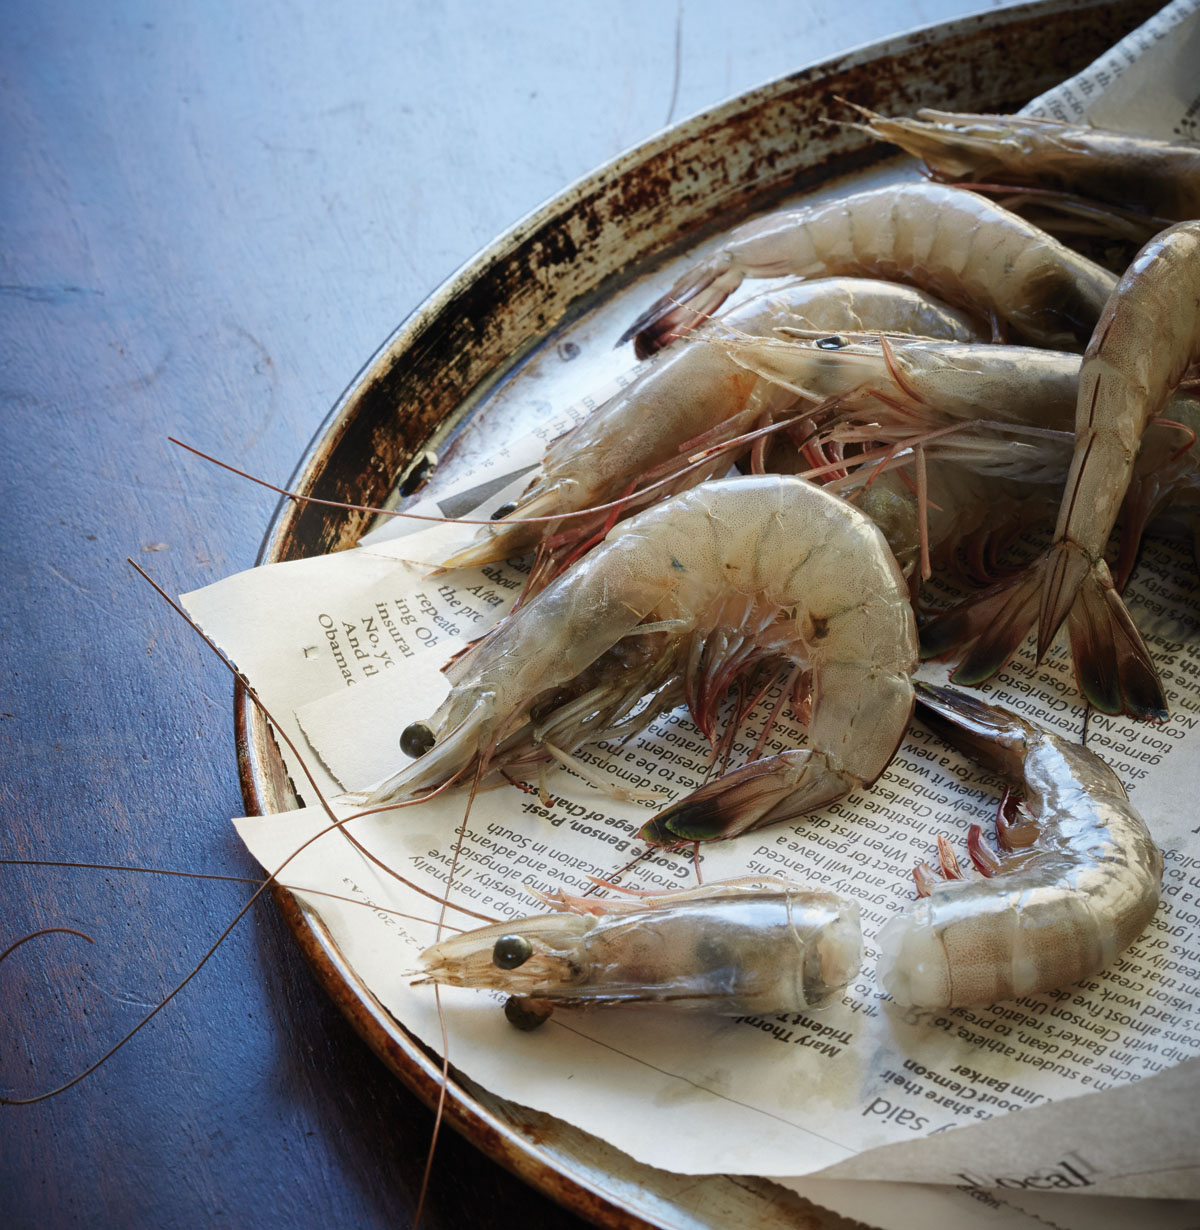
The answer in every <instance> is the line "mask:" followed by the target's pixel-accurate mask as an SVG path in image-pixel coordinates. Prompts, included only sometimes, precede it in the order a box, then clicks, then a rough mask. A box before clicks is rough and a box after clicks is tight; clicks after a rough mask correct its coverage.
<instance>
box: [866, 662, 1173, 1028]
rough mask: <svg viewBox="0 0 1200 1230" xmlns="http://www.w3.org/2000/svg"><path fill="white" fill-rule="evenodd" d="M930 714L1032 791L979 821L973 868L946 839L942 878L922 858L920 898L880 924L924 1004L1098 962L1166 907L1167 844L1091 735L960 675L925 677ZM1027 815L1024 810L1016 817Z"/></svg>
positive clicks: (893, 990) (976, 996) (962, 998)
mask: <svg viewBox="0 0 1200 1230" xmlns="http://www.w3.org/2000/svg"><path fill="white" fill-rule="evenodd" d="M917 699H918V704H919V712H920V715H921V717H922V719H923V720H924V721H925V722H927V723H928V724H929V725H930V726H932V727H933V728H934V730H936V731H937V732H938V733H939V734H940V735H941V736H942V737H943V738H945V739H946V740H947V741H949V742H950V743H952V744H954V745H955V746H956V747H958V748H960V749H961V750H962V751H963V752H965V753H966V754H967V755H968V756H970V757H971V758H972V759H973V760H976V761H978V762H979V763H980V764H981V765H983V766H984V767H985V768H986V769H988V770H989V771H990V772H993V773H996V774H998V775H999V776H1001V777H1003V778H1004V779H1005V781H1006V782H1008V783H1009V784H1010V786H1011V787H1012V788H1013V789H1014V790H1016V791H1018V792H1020V793H1021V794H1022V795H1023V796H1024V799H1025V804H1024V808H1025V813H1024V815H1021V814H1020V813H1017V812H1016V810H1015V809H1014V808H1012V807H1010V806H1008V805H1007V804H1008V803H1009V796H1006V800H1005V803H1006V805H1005V806H1004V807H1002V809H1001V814H1000V816H999V817H998V818H997V821H996V828H997V838H998V842H999V845H1000V847H1001V851H1002V852H1001V853H1000V854H999V856H997V855H996V854H994V853H992V851H990V850H989V849H987V847H985V846H984V845H983V844H982V842H981V840H980V834H979V828H978V826H974V827H972V829H971V834H970V837H969V838H968V847H969V849H970V852H971V857H972V859H973V861H974V863H975V865H976V867H977V868H978V869H979V871H980V872H981V873H982V877H983V878H982V879H978V880H974V879H972V880H969V881H968V880H965V879H963V878H962V873H961V872H960V871H959V870H958V867H957V863H956V861H955V860H954V857H953V855H952V854H951V853H950V851H949V846H948V844H947V843H944V841H943V843H939V844H941V846H942V850H943V856H942V867H943V871H944V873H945V874H946V875H947V876H948V879H947V880H946V881H942V880H941V879H939V878H938V877H937V875H936V874H935V873H933V872H932V871H930V870H929V869H928V868H918V871H917V884H918V889H919V891H921V892H923V893H926V894H927V895H926V896H924V897H923V899H922V900H921V901H918V902H917V903H916V904H915V905H914V906H912V907H911V908H910V909H908V910H907V911H906V912H905V913H904V914H902V915H900V916H899V917H897V918H894V919H892V920H891V921H889V922H888V923H886V924H885V926H884V928H883V930H882V931H881V932H880V935H879V947H880V958H879V968H878V972H879V982H880V984H881V985H882V987H883V989H884V990H885V991H887V993H888V994H889V995H891V997H892V998H893V999H894V1000H896V1002H897V1003H899V1004H902V1005H905V1006H913V1007H918V1008H954V1007H961V1006H963V1005H966V1004H991V1003H995V1002H996V1001H997V1000H1004V999H1012V998H1014V997H1016V996H1020V995H1036V994H1038V993H1039V992H1042V991H1049V990H1053V989H1054V988H1056V987H1061V986H1065V985H1067V984H1069V983H1072V982H1078V981H1079V979H1081V978H1086V977H1088V976H1089V975H1090V974H1095V973H1098V972H1099V971H1100V970H1102V969H1104V968H1105V966H1107V965H1109V964H1110V963H1111V962H1112V961H1113V959H1114V958H1115V957H1116V956H1117V954H1118V953H1120V952H1122V951H1124V949H1126V948H1128V947H1129V945H1130V944H1132V943H1133V941H1134V940H1136V939H1137V937H1138V936H1139V935H1140V934H1141V933H1142V931H1143V930H1145V928H1146V925H1147V924H1148V923H1149V921H1150V919H1151V918H1152V917H1153V915H1154V911H1155V910H1156V909H1157V908H1158V897H1159V891H1160V887H1161V882H1162V869H1163V856H1162V852H1161V851H1160V850H1159V848H1158V847H1157V846H1156V845H1155V844H1154V842H1153V840H1151V837H1150V834H1149V832H1148V831H1147V829H1146V824H1145V822H1144V821H1143V820H1142V818H1141V817H1140V816H1139V815H1138V813H1137V812H1136V811H1135V810H1134V809H1133V806H1132V805H1131V804H1130V802H1129V799H1128V797H1127V796H1126V794H1125V790H1124V788H1123V787H1122V785H1121V783H1120V782H1119V781H1118V780H1117V777H1116V774H1115V773H1113V771H1112V770H1111V769H1110V768H1109V767H1108V765H1106V764H1105V763H1104V761H1103V760H1101V759H1100V757H1099V756H1096V755H1095V754H1093V753H1092V752H1089V751H1088V750H1087V748H1085V747H1082V746H1081V745H1080V744H1078V743H1072V742H1071V741H1069V740H1067V739H1064V738H1061V737H1060V736H1059V735H1055V734H1051V733H1050V732H1049V731H1047V730H1043V729H1041V728H1040V727H1038V726H1035V725H1033V724H1032V723H1030V722H1027V721H1025V719H1024V718H1020V717H1017V716H1016V715H1015V714H1012V713H1008V712H1007V711H1006V710H1004V709H998V708H995V707H993V706H992V705H986V704H984V703H983V702H982V701H979V700H976V699H975V698H974V697H971V696H966V695H964V694H963V693H961V692H956V691H954V689H952V688H937V687H930V686H928V685H927V684H918V685H917ZM1012 819H1016V820H1017V821H1019V822H1018V823H1014V824H1010V823H1009V821H1010V820H1012Z"/></svg>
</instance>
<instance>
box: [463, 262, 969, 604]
mask: <svg viewBox="0 0 1200 1230" xmlns="http://www.w3.org/2000/svg"><path fill="white" fill-rule="evenodd" d="M722 319H723V324H724V326H725V327H726V329H727V330H729V331H733V332H736V334H737V335H739V336H741V335H751V336H757V335H762V334H770V333H772V332H773V331H774V330H776V329H779V328H783V327H793V328H801V329H817V330H822V331H825V332H831V333H832V332H839V331H846V330H851V331H858V330H862V329H875V330H881V331H884V332H897V333H913V334H919V335H921V336H924V337H936V338H945V339H947V340H967V339H970V338H974V337H977V336H978V330H977V329H976V327H975V326H974V325H973V324H972V323H971V321H970V319H969V318H968V317H967V316H965V315H964V314H963V313H961V312H957V311H955V310H954V309H952V308H949V307H947V306H946V305H945V304H944V303H942V302H940V301H939V300H937V299H934V298H933V297H932V296H930V295H927V294H924V293H923V292H921V291H918V290H913V289H912V288H910V287H906V286H897V285H894V284H892V283H888V282H880V281H871V280H868V279H862V278H822V279H817V280H814V281H811V282H797V283H795V284H794V285H792V286H784V287H780V288H778V289H777V290H772V291H769V292H767V293H765V294H762V295H756V296H755V297H754V298H753V299H750V300H748V301H747V302H745V303H743V304H740V305H739V306H738V307H736V308H734V309H732V310H731V311H730V312H729V313H727V314H726V316H725V317H723V318H722ZM795 400H796V398H795V395H794V394H791V393H789V392H788V391H787V390H785V389H782V388H780V387H779V386H777V385H774V384H771V383H768V382H765V381H760V380H757V379H756V378H755V377H754V376H753V375H752V374H751V373H749V372H748V371H747V370H746V369H745V368H744V367H742V366H740V365H739V364H738V363H736V362H734V361H733V360H732V359H731V358H730V357H729V356H728V355H727V354H726V353H725V351H724V349H723V348H722V347H721V346H720V345H702V344H697V345H694V346H685V347H677V348H676V349H675V350H673V351H672V352H671V353H670V354H668V355H663V356H662V357H661V358H659V359H657V360H656V361H655V362H654V364H653V365H651V366H650V367H649V368H647V370H646V371H645V372H643V373H642V374H641V375H639V376H638V377H637V378H636V379H635V380H634V381H633V382H632V383H631V384H630V385H629V386H628V387H627V388H625V389H623V390H622V391H621V392H620V393H618V394H617V395H616V396H615V397H613V398H611V399H610V400H609V401H607V402H606V403H605V404H604V405H602V406H600V407H598V408H597V409H596V410H595V411H594V412H593V413H592V414H590V415H589V416H588V417H587V418H586V419H585V420H584V421H583V422H582V423H580V424H579V426H577V427H574V428H572V429H571V430H570V431H568V432H565V433H564V434H563V435H561V436H559V437H558V438H557V439H556V440H553V441H552V442H551V443H550V445H549V447H548V448H547V450H546V455H545V457H544V458H543V460H542V466H541V470H540V472H539V474H538V476H537V478H536V479H535V480H534V481H533V482H532V483H531V484H530V486H529V488H528V489H527V490H526V491H525V493H524V494H523V495H522V496H521V499H520V500H519V501H518V502H517V503H516V505H514V507H513V508H512V509H511V510H509V511H508V512H507V513H506V514H505V516H504V518H502V519H500V520H498V521H497V522H496V524H495V525H494V526H487V527H485V528H484V529H483V530H481V531H480V533H479V535H478V536H477V538H476V541H475V542H473V543H472V544H471V545H470V546H468V547H466V548H465V549H464V550H462V551H459V552H458V553H457V554H455V555H453V556H452V557H451V558H450V559H448V560H446V561H445V566H446V567H447V568H459V567H468V566H471V565H475V564H485V563H491V562H492V561H494V560H502V559H507V558H510V557H511V556H513V555H517V554H520V553H521V552H522V551H525V550H527V549H529V548H530V547H533V546H535V545H538V544H539V543H540V544H543V546H544V549H545V550H546V551H547V552H548V553H550V555H551V556H552V561H551V563H550V564H549V566H540V567H539V568H538V570H537V575H536V576H534V577H533V578H531V584H530V592H532V591H533V590H535V589H537V588H539V587H540V585H541V584H543V583H544V582H545V581H546V580H548V579H549V578H550V576H552V575H553V574H554V572H555V571H556V570H557V566H558V564H559V563H560V562H561V560H562V559H563V558H565V557H567V556H569V555H570V554H571V552H573V551H574V550H575V549H577V547H578V546H579V545H580V544H582V543H586V542H587V541H589V540H590V539H592V538H593V537H594V536H595V535H596V533H597V531H600V532H603V530H604V529H606V528H607V527H608V523H610V522H609V517H610V514H609V512H608V511H607V510H606V511H603V512H599V513H597V514H596V515H595V517H591V518H589V517H582V516H572V517H570V518H569V519H567V520H566V521H564V522H562V523H561V524H560V523H557V522H550V523H546V522H529V521H526V520H522V518H528V517H546V516H554V515H556V514H559V513H563V514H566V513H576V512H578V511H580V510H582V509H587V508H591V507H593V506H595V505H598V504H606V503H608V502H610V501H613V500H620V499H622V498H624V499H625V500H626V501H627V503H626V509H627V511H635V510H636V509H637V507H638V503H639V502H638V498H637V496H636V495H635V489H636V488H638V487H641V486H644V485H645V484H646V483H647V482H650V481H653V480H655V479H660V478H662V477H664V476H666V475H669V474H670V473H671V472H672V471H673V470H678V469H683V468H685V467H686V466H687V459H688V454H689V451H693V450H689V448H688V446H689V445H696V446H699V445H700V444H701V443H703V444H709V443H712V442H714V441H715V439H716V436H715V435H714V433H718V432H719V433H721V434H722V435H723V436H725V437H732V436H736V435H738V434H741V433H742V432H745V431H747V430H749V429H750V428H752V427H755V426H758V425H760V424H761V423H765V422H768V421H770V419H771V418H772V416H773V415H774V414H776V413H777V412H779V411H781V410H783V409H784V408H786V407H787V406H789V405H790V404H791V403H793V402H794V401H795ZM731 461H732V456H730V455H728V454H726V455H724V456H717V457H716V458H715V459H714V461H713V464H712V467H711V468H710V469H709V470H708V471H703V470H695V469H692V470H690V471H689V472H688V475H687V479H686V482H687V483H688V484H689V485H693V486H694V485H696V484H697V483H700V482H703V481H704V480H705V479H706V478H709V477H713V476H715V475H716V474H719V473H721V472H723V471H725V470H726V469H728V467H729V465H730V463H731ZM664 494H669V491H667V490H664V488H663V487H661V486H656V487H655V489H654V491H653V496H652V498H661V497H662V496H663V495H664Z"/></svg>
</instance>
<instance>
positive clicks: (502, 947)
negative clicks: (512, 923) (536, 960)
mask: <svg viewBox="0 0 1200 1230" xmlns="http://www.w3.org/2000/svg"><path fill="white" fill-rule="evenodd" d="M532 956H533V945H532V944H531V943H530V942H529V941H528V940H527V939H526V938H525V937H524V936H523V935H502V936H501V937H500V938H499V939H498V940H497V941H496V943H495V946H494V947H493V948H492V964H493V965H494V966H495V967H496V968H497V969H516V968H517V966H518V965H524V964H525V962H526V961H528V960H529V958H530V957H532Z"/></svg>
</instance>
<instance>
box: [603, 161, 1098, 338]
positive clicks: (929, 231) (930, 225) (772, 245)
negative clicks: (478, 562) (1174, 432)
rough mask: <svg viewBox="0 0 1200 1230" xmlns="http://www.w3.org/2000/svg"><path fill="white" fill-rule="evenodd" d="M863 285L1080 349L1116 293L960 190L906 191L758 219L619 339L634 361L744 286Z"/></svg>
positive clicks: (1053, 244) (1084, 264)
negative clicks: (922, 296) (882, 286)
mask: <svg viewBox="0 0 1200 1230" xmlns="http://www.w3.org/2000/svg"><path fill="white" fill-rule="evenodd" d="M830 273H838V274H862V275H868V276H871V277H879V278H888V279H892V280H895V281H900V282H909V283H912V284H914V285H917V286H920V287H922V288H923V289H925V290H930V291H932V292H933V293H934V294H936V295H940V296H941V297H942V298H944V299H946V300H947V301H948V302H950V303H953V304H956V305H958V306H960V307H964V308H966V309H967V310H970V311H975V312H977V313H979V314H980V315H982V316H985V317H986V318H988V319H989V320H990V321H992V322H993V325H994V327H995V328H999V326H1000V325H1001V324H1004V325H1007V326H1009V327H1010V328H1012V329H1013V330H1014V331H1015V332H1016V333H1017V334H1018V335H1019V336H1020V337H1021V338H1022V339H1023V340H1025V341H1028V342H1030V343H1031V344H1033V345H1037V346H1046V347H1050V348H1052V349H1058V350H1071V349H1081V348H1082V347H1083V346H1084V345H1085V343H1086V341H1087V338H1088V337H1089V335H1090V334H1091V332H1092V327H1093V326H1094V325H1095V323H1096V320H1097V319H1098V318H1099V316H1100V312H1101V310H1102V309H1103V307H1104V302H1105V300H1106V299H1107V298H1108V295H1109V292H1110V291H1111V290H1112V288H1113V284H1114V282H1115V280H1116V279H1115V278H1114V276H1113V275H1112V274H1111V273H1109V272H1108V271H1107V270H1106V269H1102V268H1101V267H1100V266H1099V265H1097V264H1095V263H1093V262H1092V261H1090V260H1088V259H1087V258H1086V257H1083V256H1080V255H1079V254H1077V253H1075V252H1072V251H1071V250H1070V249H1069V248H1067V247H1065V246H1064V245H1063V244H1061V243H1059V241H1058V240H1057V239H1054V238H1053V237H1052V236H1050V235H1048V234H1046V232H1045V231H1042V230H1040V229H1039V228H1038V227H1036V226H1033V225H1032V224H1031V223H1029V222H1025V221H1024V220H1022V219H1021V218H1018V217H1017V216H1016V215H1015V214H1012V213H1009V212H1008V211H1007V210H1004V209H1001V208H1000V207H999V206H998V205H994V204H992V202H991V201H988V200H985V199H984V198H983V197H981V196H979V195H978V194H976V193H973V192H967V191H966V190H965V189H962V188H948V187H944V186H942V185H940V184H929V183H920V184H905V185H899V186H894V187H889V188H878V189H875V190H874V191H871V192H860V193H857V194H855V195H853V196H848V197H844V198H842V199H840V200H835V201H829V202H827V203H824V204H818V205H810V206H807V207H804V208H801V209H791V210H785V211H784V212H782V213H775V214H768V215H766V216H765V217H762V218H757V219H755V220H754V221H753V222H748V223H746V224H745V225H744V226H740V227H738V228H737V230H735V231H734V232H733V233H732V234H731V235H730V236H729V238H728V240H727V241H726V242H725V244H724V246H723V247H722V248H721V250H720V251H719V252H717V253H716V254H715V255H713V256H710V257H708V258H707V259H705V260H702V261H701V262H700V263H699V264H698V265H696V266H694V267H693V268H692V269H690V270H689V271H688V272H687V273H685V274H684V275H683V277H681V278H680V279H679V281H678V282H676V284H675V285H674V286H673V287H672V288H671V290H670V291H668V292H667V294H665V295H664V296H663V297H662V298H661V299H659V300H658V302H657V303H655V304H654V305H653V306H652V307H650V308H649V310H648V311H646V312H644V313H643V314H642V315H641V316H640V317H639V318H638V319H637V320H636V321H635V322H634V323H633V324H632V325H631V326H630V327H629V329H628V330H627V331H626V332H625V334H624V335H623V336H622V338H621V339H620V340H621V341H622V342H624V341H628V340H629V339H631V338H636V342H635V345H636V349H637V353H638V354H639V355H646V354H649V353H651V352H652V351H654V350H659V349H661V348H662V347H664V346H666V345H667V344H668V343H670V342H672V341H673V340H674V339H675V338H677V337H680V336H682V335H683V334H685V333H687V332H688V331H689V330H690V329H692V328H694V327H695V326H696V324H697V323H699V322H700V321H701V320H703V319H704V318H706V317H707V316H708V315H709V314H711V313H712V312H714V311H715V310H716V309H717V308H718V307H720V305H721V304H722V303H723V302H724V301H725V298H726V296H727V295H729V294H731V293H732V292H733V291H734V290H735V289H736V288H737V287H738V286H740V285H741V283H742V279H743V278H747V277H754V278H771V277H792V276H803V277H816V276H819V275H822V274H830Z"/></svg>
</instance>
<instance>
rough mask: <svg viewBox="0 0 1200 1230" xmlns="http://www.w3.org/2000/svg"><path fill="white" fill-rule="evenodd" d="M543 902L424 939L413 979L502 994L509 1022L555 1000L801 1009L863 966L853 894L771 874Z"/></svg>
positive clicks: (735, 1011) (527, 1021) (729, 1011)
mask: <svg viewBox="0 0 1200 1230" xmlns="http://www.w3.org/2000/svg"><path fill="white" fill-rule="evenodd" d="M538 895H539V896H543V895H542V894H538ZM543 900H544V901H545V902H546V903H547V904H548V905H552V906H554V907H555V908H556V909H557V910H558V912H557V913H553V914H541V915H538V916H536V917H533V918H518V919H516V920H514V921H510V922H500V923H496V924H495V925H494V926H490V927H481V928H479V929H478V930H476V931H468V932H465V933H464V934H462V935H457V936H454V937H453V938H451V939H448V940H442V941H441V942H440V943H438V944H434V945H433V947H431V948H427V949H426V950H425V951H424V952H423V953H422V954H421V955H420V957H419V958H418V960H419V961H420V971H421V974H422V977H421V978H420V979H418V980H417V983H416V985H421V984H423V983H427V982H436V983H441V984H443V985H446V986H456V987H478V988H486V989H490V990H495V991H503V992H506V993H507V994H509V995H510V996H512V997H513V998H511V999H510V1000H509V1001H508V1003H507V1004H506V1005H505V1013H506V1015H507V1016H508V1018H509V1020H510V1021H512V1022H513V1024H515V1025H517V1026H518V1027H519V1028H532V1027H534V1026H536V1025H540V1024H541V1023H542V1022H543V1021H545V1020H546V1018H547V1016H549V1010H550V1009H551V1008H552V1007H558V1008H578V1007H600V1006H609V1005H623V1004H661V1005H665V1006H667V1007H671V1008H686V1009H696V1010H701V1011H705V1012H714V1013H719V1014H721V1015H724V1016H742V1015H744V1014H746V1013H752V1012H753V1013H762V1012H768V1013H775V1012H800V1011H804V1010H805V1009H808V1008H818V1007H821V1006H822V1005H823V1004H827V1003H829V1001H830V1000H831V999H833V998H834V997H835V996H836V995H837V994H838V993H839V992H840V991H841V990H842V988H843V987H845V986H846V985H847V983H849V982H850V980H851V979H852V978H854V976H855V975H856V974H857V973H858V970H859V967H860V965H861V964H862V933H861V931H860V929H859V917H858V905H857V904H856V903H855V902H852V901H846V900H844V899H843V898H841V897H837V896H835V895H834V894H833V893H829V892H821V891H817V890H814V889H808V888H803V887H801V886H800V885H797V884H792V883H789V882H788V881H786V880H780V879H775V878H774V877H768V878H765V879H764V878H759V879H754V880H729V881H725V882H717V883H713V884H706V885H704V886H703V887H701V888H692V889H685V890H682V891H679V892H667V893H654V894H649V895H643V896H639V897H638V899H637V900H634V901H623V900H610V901H602V900H597V899H596V898H593V897H568V896H566V895H565V894H561V893H560V894H557V895H556V896H555V897H550V896H543ZM530 1001H532V1002H530Z"/></svg>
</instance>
